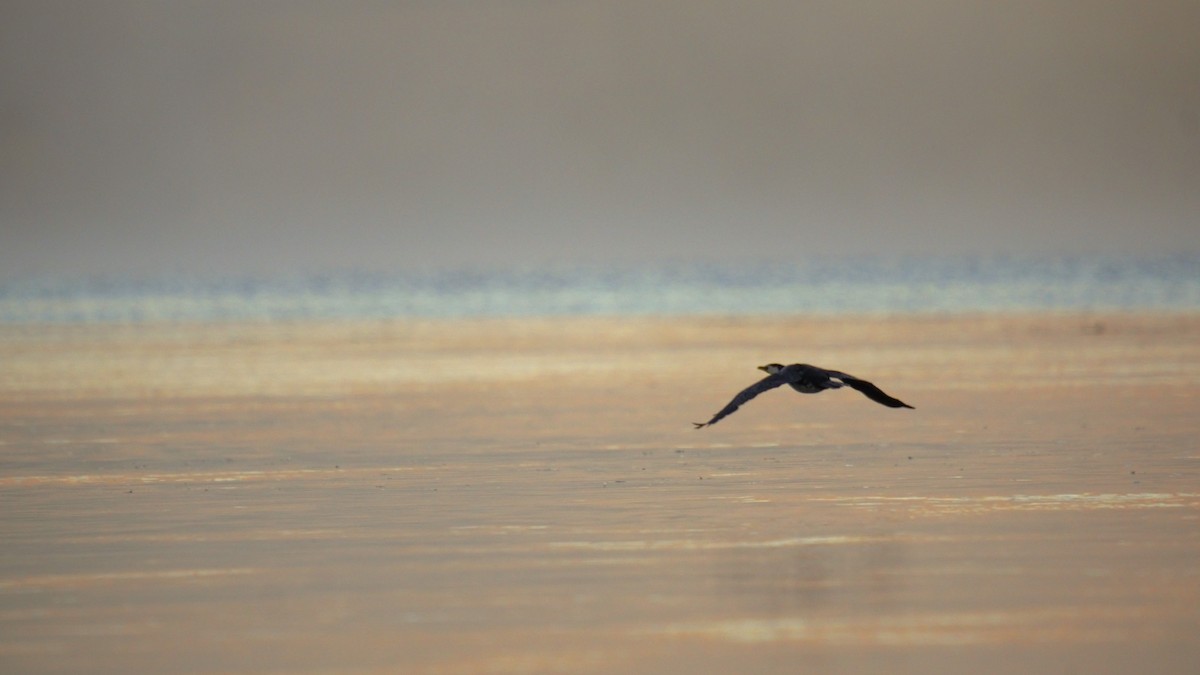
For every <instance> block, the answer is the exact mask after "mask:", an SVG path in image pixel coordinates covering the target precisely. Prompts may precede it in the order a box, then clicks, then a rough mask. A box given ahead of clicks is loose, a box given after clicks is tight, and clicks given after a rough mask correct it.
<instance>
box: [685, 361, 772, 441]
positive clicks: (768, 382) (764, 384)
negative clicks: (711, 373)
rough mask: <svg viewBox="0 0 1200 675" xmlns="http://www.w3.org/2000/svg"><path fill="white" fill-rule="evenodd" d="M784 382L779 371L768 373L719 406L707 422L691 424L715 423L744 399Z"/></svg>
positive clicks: (703, 425) (704, 424) (700, 427)
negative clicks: (717, 410)
mask: <svg viewBox="0 0 1200 675" xmlns="http://www.w3.org/2000/svg"><path fill="white" fill-rule="evenodd" d="M784 382H785V379H784V378H783V376H782V375H780V374H779V373H775V374H773V375H768V376H766V377H764V378H763V379H761V380H759V381H758V382H755V383H754V384H752V385H750V386H749V387H746V388H745V389H743V390H741V391H740V392H738V395H737V396H734V397H733V400H732V401H730V402H729V404H728V405H726V406H725V407H724V408H721V411H720V412H718V413H717V414H716V415H713V416H712V419H711V420H709V421H707V422H692V424H694V425H696V428H697V429H703V428H704V427H707V426H710V425H713V424H716V423H717V422H719V421H720V420H721V418H722V417H725V416H726V415H729V414H731V413H733V411H735V410H737V409H738V408H740V407H741V406H742V404H743V403H745V402H746V401H749V400H750V399H752V398H754V397H755V396H758V395H759V394H761V393H763V392H764V391H770V390H771V389H774V388H775V387H778V386H780V385H782V384H784Z"/></svg>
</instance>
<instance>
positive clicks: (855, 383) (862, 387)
mask: <svg viewBox="0 0 1200 675" xmlns="http://www.w3.org/2000/svg"><path fill="white" fill-rule="evenodd" d="M830 375H831V376H832V377H836V378H837V379H839V380H841V381H842V382H844V383H845V384H846V386H847V387H850V388H851V389H854V390H856V391H860V392H862V395H863V396H866V397H867V398H869V399H871V400H872V401H875V402H876V403H879V404H881V405H886V406H887V407H889V408H912V406H911V405H909V404H907V403H905V402H904V401H901V400H900V399H898V398H894V397H892V396H888V395H887V394H885V393H884V391H883V390H882V389H880V388H879V387H876V386H875V385H873V384H871V383H870V382H867V381H866V380H860V379H858V378H857V377H851V376H849V375H847V374H845V373H838V372H831V373H830Z"/></svg>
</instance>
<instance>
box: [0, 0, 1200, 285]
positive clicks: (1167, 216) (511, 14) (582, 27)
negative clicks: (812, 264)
mask: <svg viewBox="0 0 1200 675" xmlns="http://www.w3.org/2000/svg"><path fill="white" fill-rule="evenodd" d="M0 7H2V9H3V12H2V14H3V21H0V269H2V271H0V278H11V277H14V276H25V275H46V274H49V275H61V274H69V275H76V274H85V275H91V274H105V275H117V276H120V275H123V274H126V273H132V274H136V275H143V274H164V273H171V272H175V271H181V272H186V273H189V274H204V275H207V274H223V273H256V274H278V273H290V272H296V271H306V270H328V269H342V268H360V269H371V270H388V269H400V270H410V269H425V268H430V267H440V266H463V265H488V266H509V265H518V266H519V265H531V264H542V263H545V262H547V261H561V262H566V263H570V262H576V261H587V260H599V261H615V262H622V263H627V262H639V261H648V260H658V259H673V260H680V259H683V260H686V259H692V258H700V259H714V260H722V259H732V260H742V259H747V258H750V257H753V256H759V255H762V256H768V257H773V258H778V257H786V256H796V257H801V256H823V255H847V254H874V253H877V254H888V253H893V252H898V253H922V252H933V253H963V252H968V253H980V254H988V253H996V252H1010V253H1011V252H1015V253H1021V252H1031V251H1049V252H1055V253H1058V252H1122V251H1133V252H1163V251H1179V250H1187V251H1200V39H1197V35H1198V32H1197V31H1198V28H1197V27H1198V26H1200V2H1196V0H1115V1H1099V0H1086V1H1085V0H1080V1H1069V0H1058V1H1056V0H1029V1H1022V0H1015V1H1011V2H970V1H966V2H964V1H963V0H911V1H906V2H895V1H894V0H878V1H876V0H867V1H863V2H846V1H844V0H831V1H830V2H797V1H794V0H785V1H766V2H706V1H699V0H684V1H678V2H674V1H672V2H653V1H647V0H631V1H625V0H616V1H603V2H601V1H597V2H571V1H567V0H559V1H551V0H546V1H542V2H535V1H526V2H505V1H501V0H492V1H486V2H467V1H459V0H445V1H437V0H430V1H428V2H417V1H412V2H353V1H345V0H337V1H334V0H330V1H328V2H303V1H298V0H278V1H255V0H228V1H224V0H175V1H172V2H162V1H160V0H147V1H145V2H139V1H133V0H99V1H97V2H77V1H58V0H17V1H14V0H8V1H6V2H3V4H2V5H0Z"/></svg>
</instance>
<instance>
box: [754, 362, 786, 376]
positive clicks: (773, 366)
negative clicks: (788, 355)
mask: <svg viewBox="0 0 1200 675" xmlns="http://www.w3.org/2000/svg"><path fill="white" fill-rule="evenodd" d="M758 369H759V370H761V371H763V372H764V373H767V374H769V375H774V374H775V373H778V372H779V371H781V370H783V366H782V365H780V364H778V363H768V364H767V365H765V366H759V367H758Z"/></svg>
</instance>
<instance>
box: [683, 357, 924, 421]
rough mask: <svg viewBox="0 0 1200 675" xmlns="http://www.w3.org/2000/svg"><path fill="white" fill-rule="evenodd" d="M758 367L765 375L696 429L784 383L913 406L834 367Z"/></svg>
mask: <svg viewBox="0 0 1200 675" xmlns="http://www.w3.org/2000/svg"><path fill="white" fill-rule="evenodd" d="M758 369H759V370H762V371H765V372H766V373H767V376H766V377H764V378H763V379H761V380H759V381H758V382H755V383H754V384H752V385H750V386H749V387H746V388H745V389H743V390H742V391H741V392H739V393H738V395H737V396H734V397H733V400H732V401H730V402H729V405H727V406H725V407H724V408H721V410H720V412H718V413H717V414H716V415H713V416H712V419H711V420H709V421H707V422H692V424H694V425H696V428H697V429H703V428H704V427H707V426H711V425H713V424H716V423H717V422H719V421H721V418H723V417H725V416H726V415H730V414H733V412H734V411H736V410H737V409H738V408H739V407H741V405H742V404H743V403H745V402H747V401H749V400H750V399H752V398H754V397H755V396H758V395H759V394H761V393H763V392H764V391H769V390H771V389H774V388H775V387H781V386H783V385H785V384H790V385H792V389H795V390H796V391H798V392H800V393H801V394H817V393H820V392H822V391H825V390H826V389H841V388H842V387H850V388H851V389H855V390H857V391H860V392H862V394H863V395H864V396H866V397H867V398H869V399H871V400H872V401H875V402H876V403H878V404H880V405H886V406H887V407H889V408H912V406H911V405H909V404H907V403H905V402H904V401H901V400H900V399H898V398H892V397H891V396H888V395H887V394H885V393H884V392H883V390H882V389H880V388H879V387H876V386H875V385H873V384H871V383H870V382H867V381H866V380H860V379H858V378H857V377H854V376H853V375H847V374H846V373H841V372H838V371H836V370H825V369H824V368H818V367H816V366H810V365H808V364H807V363H793V364H792V365H790V366H784V365H780V364H778V363H768V364H767V365H765V366H759V367H758Z"/></svg>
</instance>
